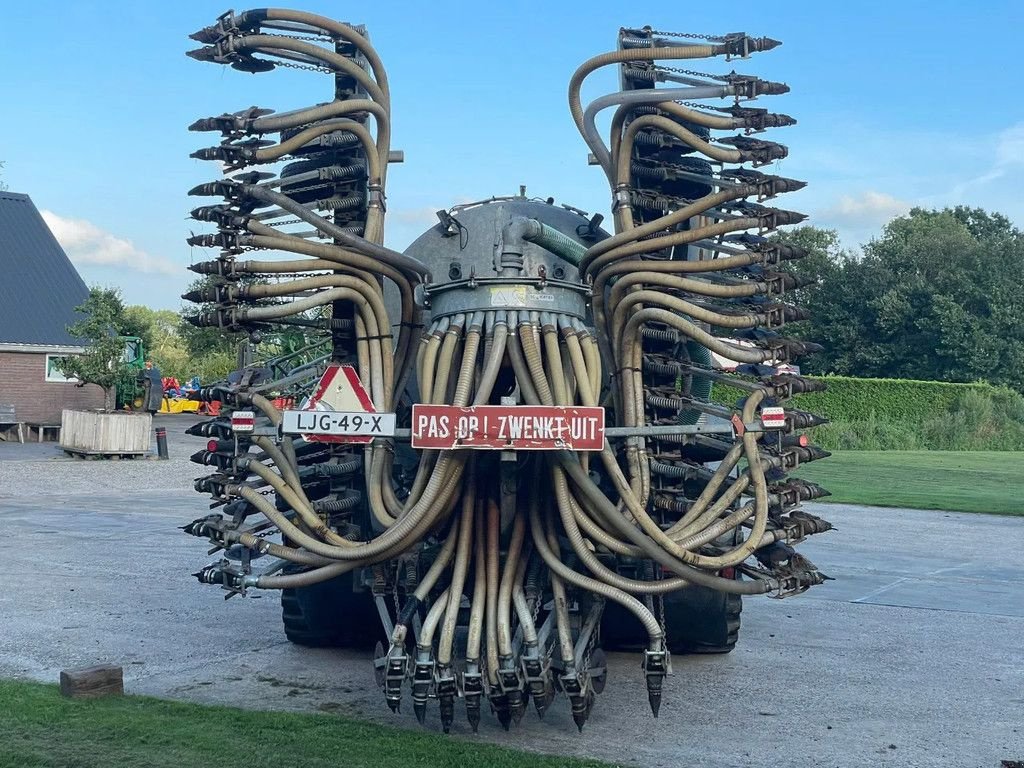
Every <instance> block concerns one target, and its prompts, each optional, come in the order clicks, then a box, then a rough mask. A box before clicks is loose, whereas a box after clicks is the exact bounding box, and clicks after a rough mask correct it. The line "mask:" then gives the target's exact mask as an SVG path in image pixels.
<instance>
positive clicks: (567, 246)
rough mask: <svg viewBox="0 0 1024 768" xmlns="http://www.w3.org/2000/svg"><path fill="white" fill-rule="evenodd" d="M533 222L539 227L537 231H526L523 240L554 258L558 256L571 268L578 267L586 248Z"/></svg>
mask: <svg viewBox="0 0 1024 768" xmlns="http://www.w3.org/2000/svg"><path fill="white" fill-rule="evenodd" d="M533 221H534V222H535V223H536V224H537V225H538V226H539V229H538V228H537V227H534V228H532V231H530V230H527V232H526V233H525V234H524V235H523V239H524V240H529V241H530V242H531V243H536V244H537V245H539V246H540V247H541V248H545V249H547V250H549V251H551V252H552V253H553V254H555V255H556V256H560V257H561V258H563V259H565V260H566V261H568V262H569V263H570V264H572V265H573V266H575V267H578V266H579V264H580V261H581V260H582V259H583V254H584V253H586V252H587V247H586V246H585V245H583V244H582V243H577V242H576V241H575V240H573V239H572V238H571V237H568V236H567V235H563V234H562V233H561V232H559V231H558V230H557V229H554V228H553V227H549V226H548V225H547V224H543V223H541V222H539V221H537V220H536V219H534V220H533Z"/></svg>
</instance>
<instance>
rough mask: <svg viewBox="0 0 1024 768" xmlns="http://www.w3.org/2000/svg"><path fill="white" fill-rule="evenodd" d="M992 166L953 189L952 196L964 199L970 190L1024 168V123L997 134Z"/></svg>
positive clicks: (992, 150) (992, 147)
mask: <svg viewBox="0 0 1024 768" xmlns="http://www.w3.org/2000/svg"><path fill="white" fill-rule="evenodd" d="M990 154H991V155H992V157H993V160H992V164H991V166H990V167H989V169H988V170H987V171H985V173H983V174H981V175H980V176H975V177H974V178H971V179H968V180H967V181H965V182H963V183H962V184H957V185H956V186H954V187H953V190H952V192H951V195H952V196H953V197H954V198H955V199H960V198H962V197H963V196H964V195H965V194H966V193H967V192H968V190H970V189H972V188H976V187H983V186H985V185H986V184H990V183H991V182H993V181H996V180H997V179H1001V178H1003V177H1004V176H1006V175H1007V174H1008V173H1010V172H1011V171H1013V170H1015V169H1020V168H1021V167H1024V123H1017V124H1016V125H1012V126H1010V127H1009V128H1005V129H1004V130H1002V131H1000V132H999V133H998V134H996V136H995V139H994V141H993V142H992V146H991V153H990Z"/></svg>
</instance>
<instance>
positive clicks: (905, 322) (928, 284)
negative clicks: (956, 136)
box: [784, 206, 1024, 392]
mask: <svg viewBox="0 0 1024 768" xmlns="http://www.w3.org/2000/svg"><path fill="white" fill-rule="evenodd" d="M784 239H785V240H786V241H788V242H791V243H794V244H796V245H800V246H803V247H804V248H806V249H807V250H808V251H809V254H808V256H807V257H806V258H804V259H802V260H800V261H797V262H793V267H792V268H793V269H794V270H795V271H798V272H800V273H802V274H806V275H811V276H817V277H818V282H817V283H816V284H814V285H811V286H807V287H805V288H802V289H800V291H799V294H798V296H797V297H796V300H797V303H799V304H801V305H802V306H804V307H806V308H807V309H808V310H810V312H811V317H810V319H809V320H807V321H805V322H802V323H800V324H799V325H795V326H793V331H792V334H793V335H799V336H800V337H801V338H804V339H807V340H810V341H815V342H818V343H820V344H822V345H824V347H825V349H824V351H822V352H820V353H818V354H815V355H813V356H810V357H809V358H806V359H804V360H801V368H802V370H803V371H804V372H805V373H812V374H827V373H832V374H841V375H846V376H858V377H870V378H901V379H921V380H928V381H950V382H973V381H987V382H989V383H992V384H996V385H1002V386H1007V387H1010V388H1012V389H1015V390H1017V391H1018V392H1024V236H1022V233H1021V231H1020V230H1019V229H1017V228H1016V227H1014V226H1013V224H1012V223H1011V222H1010V220H1009V219H1008V218H1006V217H1005V216H1003V215H1001V214H998V213H989V212H987V211H984V210H982V209H979V208H968V207H964V206H958V207H955V208H946V209H944V210H939V211H936V210H925V209H922V208H915V209H914V210H912V211H911V212H910V213H909V214H908V215H906V216H901V217H899V218H896V219H893V220H892V221H891V222H889V223H888V224H887V225H886V226H885V227H884V228H883V229H882V231H881V233H880V234H879V235H878V236H877V237H875V238H873V239H872V240H871V241H870V242H868V243H867V244H866V245H864V246H863V250H862V253H854V252H852V251H848V250H844V249H843V248H841V247H840V244H839V239H838V236H837V234H836V232H835V231H832V230H827V229H819V228H816V227H800V228H797V229H795V230H793V231H791V232H789V233H787V234H786V235H784ZM787 332H789V329H787Z"/></svg>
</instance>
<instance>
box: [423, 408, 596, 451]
mask: <svg viewBox="0 0 1024 768" xmlns="http://www.w3.org/2000/svg"><path fill="white" fill-rule="evenodd" d="M412 447H413V448H430V449H444V450H451V449H456V448H477V449H484V450H510V451H558V450H568V451H599V450H601V449H602V448H603V447H604V408H590V407H584V406H570V407H562V406H546V405H477V406H473V407H469V408H459V407H456V406H454V405H425V404H422V403H417V404H415V405H413V407H412Z"/></svg>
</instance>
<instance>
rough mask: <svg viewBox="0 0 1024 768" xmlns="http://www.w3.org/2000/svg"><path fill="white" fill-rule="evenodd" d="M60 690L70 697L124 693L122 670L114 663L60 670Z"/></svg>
mask: <svg viewBox="0 0 1024 768" xmlns="http://www.w3.org/2000/svg"><path fill="white" fill-rule="evenodd" d="M60 692H61V694H62V695H63V696H69V697H71V698H72V699H97V698H99V697H100V696H121V695H122V694H124V670H123V669H121V667H119V666H116V665H114V664H99V665H97V666H95V667H86V668H85V669H64V670H61V673H60Z"/></svg>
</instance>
